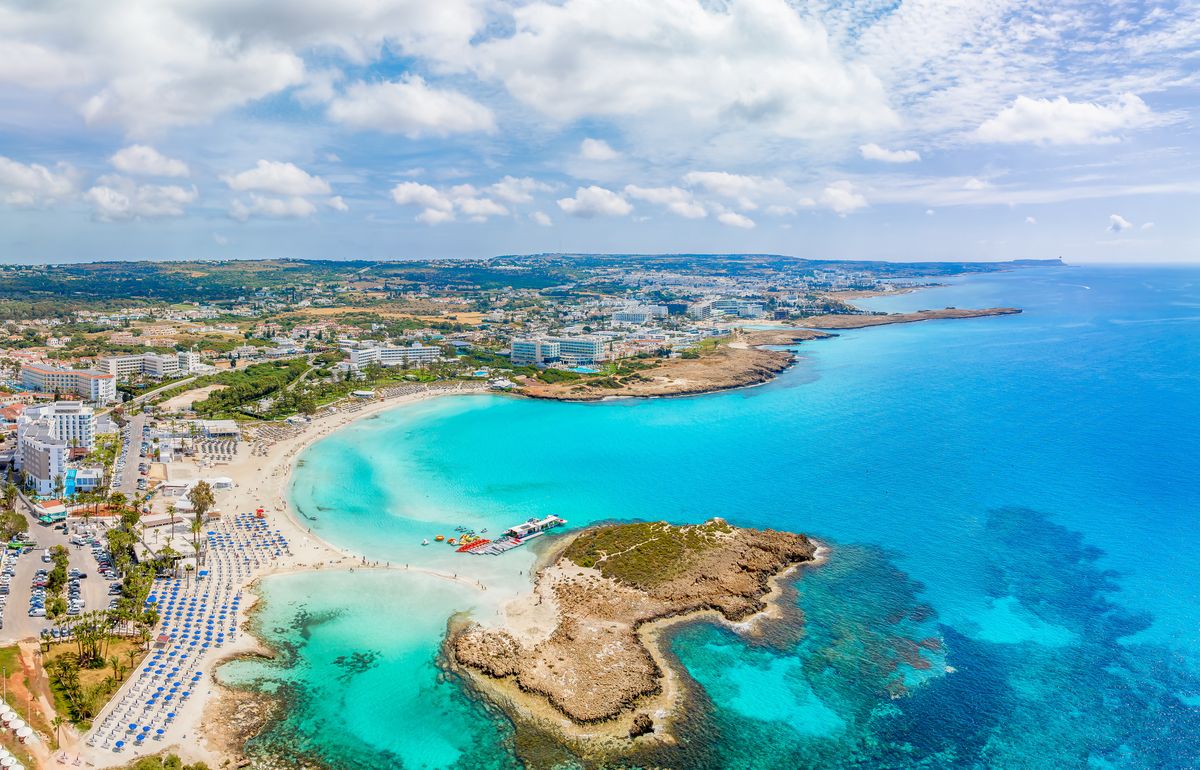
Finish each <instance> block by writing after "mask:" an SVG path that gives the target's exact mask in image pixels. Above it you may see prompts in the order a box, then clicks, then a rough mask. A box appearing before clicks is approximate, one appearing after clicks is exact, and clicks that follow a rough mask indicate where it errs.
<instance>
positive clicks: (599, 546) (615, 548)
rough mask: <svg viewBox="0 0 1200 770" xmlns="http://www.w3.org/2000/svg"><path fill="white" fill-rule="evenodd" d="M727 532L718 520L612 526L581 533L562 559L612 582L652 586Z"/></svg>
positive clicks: (675, 571) (668, 576) (730, 528)
mask: <svg viewBox="0 0 1200 770" xmlns="http://www.w3.org/2000/svg"><path fill="white" fill-rule="evenodd" d="M732 531H733V528H732V527H731V526H729V525H728V524H726V523H725V522H723V521H721V520H720V519H713V520H712V521H708V522H705V523H704V524H691V525H685V526H673V525H671V524H667V523H666V522H662V521H658V522H635V523H632V524H614V525H609V526H602V527H597V528H596V529H591V530H588V531H586V532H583V533H582V534H580V535H579V536H578V537H576V538H575V540H573V541H572V542H571V544H570V545H569V546H567V550H566V551H565V553H564V554H563V555H564V556H565V557H566V558H568V559H570V560H571V561H572V562H574V563H576V564H578V565H579V566H581V567H594V568H596V569H597V570H599V571H600V573H601V574H602V575H604V576H605V577H608V578H612V579H613V580H617V581H620V582H622V583H626V584H629V585H633V586H637V587H638V588H652V587H654V586H656V585H658V584H660V583H663V582H665V581H667V580H670V579H671V578H672V577H674V576H676V575H678V574H679V573H680V572H681V571H683V570H684V569H685V568H686V567H687V565H688V564H689V563H690V561H691V559H692V558H693V557H695V556H696V554H698V553H700V552H701V551H704V550H706V549H708V548H711V547H712V546H714V545H716V543H717V538H718V537H719V536H720V535H722V534H725V533H729V532H732Z"/></svg>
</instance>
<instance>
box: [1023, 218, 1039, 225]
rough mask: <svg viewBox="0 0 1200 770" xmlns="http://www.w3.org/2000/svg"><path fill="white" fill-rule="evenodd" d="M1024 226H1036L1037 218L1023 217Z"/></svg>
mask: <svg viewBox="0 0 1200 770" xmlns="http://www.w3.org/2000/svg"><path fill="white" fill-rule="evenodd" d="M1025 224H1027V225H1036V224H1037V218H1036V217H1025Z"/></svg>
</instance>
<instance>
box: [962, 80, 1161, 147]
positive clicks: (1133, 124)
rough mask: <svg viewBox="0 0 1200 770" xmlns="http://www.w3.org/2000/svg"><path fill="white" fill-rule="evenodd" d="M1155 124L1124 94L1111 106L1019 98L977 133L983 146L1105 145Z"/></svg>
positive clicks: (1140, 104) (1138, 101)
mask: <svg viewBox="0 0 1200 770" xmlns="http://www.w3.org/2000/svg"><path fill="white" fill-rule="evenodd" d="M1153 121H1154V116H1153V114H1152V113H1151V112H1150V108H1149V107H1148V106H1147V105H1146V103H1145V102H1144V101H1142V100H1141V99H1140V98H1138V97H1137V96H1135V95H1134V94H1129V93H1127V94H1123V95H1122V96H1121V97H1120V98H1119V99H1117V101H1115V102H1112V103H1110V104H1098V103H1096V102H1072V101H1069V100H1068V99H1067V98H1066V97H1065V96H1060V97H1058V98H1057V99H1031V98H1029V97H1027V96H1018V97H1017V99H1016V101H1015V102H1013V103H1012V105H1010V106H1009V107H1006V108H1005V109H1003V110H1001V111H1000V113H999V114H998V115H996V116H995V117H994V118H991V119H989V120H987V121H985V122H984V123H983V124H982V125H980V126H979V128H978V129H977V130H976V131H975V138H976V139H978V140H980V141H984V142H1007V143H1012V142H1032V143H1035V144H1104V143H1108V142H1115V141H1118V140H1119V139H1120V133H1121V132H1122V131H1126V130H1129V129H1134V128H1139V127H1141V126H1145V125H1149V124H1150V123H1152V122H1153Z"/></svg>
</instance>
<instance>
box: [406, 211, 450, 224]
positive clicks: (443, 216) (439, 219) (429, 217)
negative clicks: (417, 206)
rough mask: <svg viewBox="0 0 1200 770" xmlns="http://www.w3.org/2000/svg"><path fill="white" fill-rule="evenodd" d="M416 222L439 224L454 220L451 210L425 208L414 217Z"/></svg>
mask: <svg viewBox="0 0 1200 770" xmlns="http://www.w3.org/2000/svg"><path fill="white" fill-rule="evenodd" d="M415 218H416V220H417V221H418V222H421V223H422V224H426V225H440V224H442V223H444V222H453V221H454V212H453V211H442V210H441V209H425V210H424V211H422V212H421V213H420V214H417V216H416V217H415Z"/></svg>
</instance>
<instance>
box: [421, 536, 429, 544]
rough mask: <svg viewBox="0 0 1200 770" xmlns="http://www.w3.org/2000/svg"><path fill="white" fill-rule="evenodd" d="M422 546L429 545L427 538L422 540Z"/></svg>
mask: <svg viewBox="0 0 1200 770" xmlns="http://www.w3.org/2000/svg"><path fill="white" fill-rule="evenodd" d="M421 545H429V538H425V539H424V540H422V541H421Z"/></svg>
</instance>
